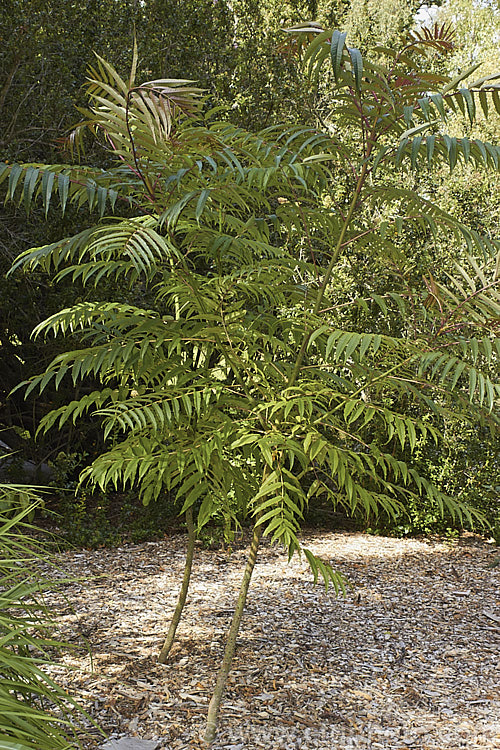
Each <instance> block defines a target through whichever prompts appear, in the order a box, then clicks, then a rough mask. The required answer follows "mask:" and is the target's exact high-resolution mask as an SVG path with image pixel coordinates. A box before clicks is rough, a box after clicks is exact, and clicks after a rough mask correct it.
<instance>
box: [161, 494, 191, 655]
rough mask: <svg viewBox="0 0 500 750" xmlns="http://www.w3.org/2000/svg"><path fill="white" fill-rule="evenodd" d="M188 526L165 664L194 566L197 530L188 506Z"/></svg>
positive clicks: (166, 644) (164, 649) (163, 652)
mask: <svg viewBox="0 0 500 750" xmlns="http://www.w3.org/2000/svg"><path fill="white" fill-rule="evenodd" d="M186 526H187V530H188V545H187V551H186V562H185V564H184V576H183V579H182V585H181V590H180V592H179V598H178V600H177V606H176V608H175V610H174V614H173V616H172V620H171V622H170V627H169V629H168V633H167V637H166V638H165V642H164V644H163V646H162V649H161V651H160V654H159V656H158V661H159V662H160V663H161V664H165V662H166V661H167V659H168V655H169V653H170V649H171V648H172V645H173V643H174V639H175V633H176V631H177V626H178V625H179V622H180V619H181V615H182V610H183V609H184V605H185V603H186V597H187V593H188V589H189V581H190V578H191V568H192V566H193V557H194V547H195V542H196V532H195V528H194V522H193V509H192V508H188V509H187V511H186Z"/></svg>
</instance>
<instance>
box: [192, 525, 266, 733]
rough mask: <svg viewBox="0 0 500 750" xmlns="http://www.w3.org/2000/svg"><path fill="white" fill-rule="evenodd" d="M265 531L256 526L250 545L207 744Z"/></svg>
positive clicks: (214, 726) (212, 703)
mask: <svg viewBox="0 0 500 750" xmlns="http://www.w3.org/2000/svg"><path fill="white" fill-rule="evenodd" d="M263 531H264V527H263V526H262V524H259V525H258V526H254V529H253V536H252V544H251V545H250V552H249V555H248V559H247V564H246V567H245V572H244V573H243V578H242V581H241V586H240V595H239V597H238V602H237V604H236V609H235V610H234V615H233V619H232V620H231V627H230V628H229V633H228V637H227V643H226V649H225V651H224V659H223V660H222V664H221V666H220V669H219V673H218V675H217V682H216V684H215V689H214V692H213V695H212V700H211V701H210V705H209V707H208V717H207V726H206V729H205V734H204V736H203V740H204V742H207V743H211V742H213V740H214V738H215V734H216V732H217V720H218V716H219V709H220V705H221V702H222V696H223V695H224V690H225V687H226V680H227V676H228V674H229V671H230V669H231V664H232V661H233V656H234V652H235V650H236V639H237V637H238V630H239V627H240V623H241V618H242V615H243V610H244V609H245V603H246V600H247V594H248V588H249V586H250V580H251V578H252V573H253V569H254V567H255V561H256V559H257V551H258V549H259V544H260V540H261V537H262V532H263Z"/></svg>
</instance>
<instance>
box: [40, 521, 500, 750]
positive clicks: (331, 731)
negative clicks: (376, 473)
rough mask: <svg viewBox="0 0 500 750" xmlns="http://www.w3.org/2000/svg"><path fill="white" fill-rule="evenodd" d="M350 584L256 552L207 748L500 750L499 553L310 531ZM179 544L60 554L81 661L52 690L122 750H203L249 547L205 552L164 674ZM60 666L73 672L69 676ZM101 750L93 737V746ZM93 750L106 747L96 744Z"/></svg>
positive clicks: (57, 671)
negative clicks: (153, 746) (148, 745)
mask: <svg viewBox="0 0 500 750" xmlns="http://www.w3.org/2000/svg"><path fill="white" fill-rule="evenodd" d="M303 541H304V544H305V546H308V547H309V548H311V549H312V551H313V552H314V553H315V554H317V555H320V556H321V557H322V558H323V559H325V560H328V561H329V562H331V563H332V564H333V566H334V567H335V568H336V569H338V570H340V571H342V572H343V573H344V574H345V576H346V577H347V578H348V579H349V580H350V582H351V584H352V587H351V588H350V589H349V590H348V593H347V596H346V598H342V597H340V598H338V599H337V598H336V597H335V594H334V592H333V591H331V590H329V591H328V592H327V593H325V590H324V587H323V586H321V585H320V584H318V585H316V586H315V585H314V584H313V582H312V576H311V573H310V570H309V568H308V566H307V563H306V560H305V558H302V559H294V560H292V562H291V563H290V564H288V563H287V558H286V555H285V553H284V552H283V551H282V550H281V549H279V548H275V547H271V546H264V547H263V549H262V550H261V552H260V554H259V558H258V562H257V566H256V569H255V572H254V578H253V581H252V586H251V590H250V596H249V601H248V604H247V609H246V612H245V615H244V619H243V623H242V627H241V631H240V636H239V641H238V649H237V653H236V657H235V661H234V664H233V670H232V673H231V675H230V679H229V685H228V689H227V693H226V697H225V702H224V707H223V709H222V712H221V720H220V731H219V734H218V737H217V739H216V741H215V742H214V744H213V745H212V748H213V750H222V748H225V749H226V750H246V749H248V750H255V749H256V748H266V750H290V749H292V748H303V749H304V750H310V749H313V748H320V749H321V750H332V748H335V749H336V748H339V749H341V750H343V749H344V748H372V749H373V750H376V749H378V748H383V749H384V750H407V749H408V748H422V750H458V749H459V748H467V749H468V750H473V749H475V748H478V749H479V748H480V749H481V750H486V749H488V750H495V749H496V750H498V748H500V666H499V655H500V566H498V567H492V566H491V563H492V562H493V560H494V558H495V556H497V555H498V550H496V549H495V548H494V547H493V546H492V545H488V544H486V543H485V542H483V541H481V540H479V539H478V538H476V537H474V536H472V535H469V536H466V537H462V538H461V539H460V540H459V541H458V542H456V543H454V544H450V543H446V542H443V541H422V540H416V539H403V540H402V539H392V538H384V537H375V536H367V535H363V534H359V533H350V532H335V533H333V532H308V533H306V534H305V538H304V540H303ZM185 542H186V540H185V537H184V536H182V535H174V536H172V537H170V538H168V539H166V540H165V541H162V542H153V543H145V544H140V545H130V546H125V547H122V548H118V549H113V550H96V551H76V552H69V553H66V554H63V555H61V556H60V559H59V562H60V572H61V575H67V576H73V577H81V578H82V579H86V580H81V581H78V582H73V583H69V584H65V585H64V587H63V591H62V593H63V594H64V597H62V596H61V592H59V593H58V594H57V593H54V594H53V595H52V597H51V598H52V600H53V603H54V605H55V606H56V609H57V613H58V622H59V623H60V626H59V628H60V632H59V633H58V635H59V636H61V637H62V638H64V639H66V640H68V641H70V642H72V643H73V644H74V645H75V649H74V650H73V651H72V652H70V653H66V654H65V655H63V657H62V658H61V663H60V666H58V667H55V668H54V671H53V676H54V677H56V678H57V680H58V681H59V682H60V683H61V684H63V685H64V686H65V687H66V688H67V689H68V690H69V691H70V693H71V694H72V695H73V696H74V697H75V698H76V699H77V700H78V701H79V702H80V703H81V704H82V705H83V706H84V707H85V708H86V709H87V710H88V711H89V713H90V714H91V715H92V716H93V717H94V719H95V720H96V721H97V722H98V723H100V725H101V726H102V727H103V729H104V730H105V731H106V732H107V733H108V734H109V735H110V736H111V737H112V738H113V737H114V738H119V737H121V736H137V737H141V738H143V739H158V748H159V749H161V750H167V749H168V750H187V749H188V748H199V747H202V745H201V743H200V741H199V739H198V737H199V734H200V732H201V731H202V729H203V726H204V720H205V717H206V711H207V706H208V702H209V700H210V696H211V689H212V687H213V685H214V682H215V674H216V670H217V667H218V665H219V663H220V660H221V655H222V652H223V648H224V644H225V635H226V632H227V628H228V626H229V621H230V618H231V614H232V610H233V607H234V603H235V599H236V595H237V591H238V587H239V582H240V578H241V574H242V570H243V567H244V564H245V556H246V549H245V547H244V545H240V548H239V549H236V550H235V551H233V553H232V554H231V555H229V554H228V553H226V552H223V551H222V552H219V551H218V552H214V551H208V550H202V549H198V551H197V554H196V559H195V565H194V569H193V580H192V584H191V589H190V594H189V597H188V602H187V604H186V608H185V611H184V616H183V620H182V621H181V624H180V627H179V630H178V635H177V643H176V645H175V646H174V649H173V652H172V654H171V658H170V661H169V663H168V664H167V665H165V666H164V665H161V664H158V663H157V661H156V655H157V653H158V650H159V647H160V646H161V643H162V641H163V637H164V635H165V633H166V630H167V628H168V623H169V618H170V616H171V614H172V612H173V608H174V606H175V603H176V598H177V594H178V589H179V585H180V580H181V577H182V571H183V564H184V550H185ZM67 667H70V669H69V670H68V669H67ZM92 736H94V737H95V740H94V739H92ZM86 742H87V745H86V747H88V748H89V750H91V748H95V747H98V746H99V744H100V743H101V742H102V738H99V737H98V735H97V733H96V732H95V731H94V732H93V735H92V730H91V737H90V739H88V740H87V741H86Z"/></svg>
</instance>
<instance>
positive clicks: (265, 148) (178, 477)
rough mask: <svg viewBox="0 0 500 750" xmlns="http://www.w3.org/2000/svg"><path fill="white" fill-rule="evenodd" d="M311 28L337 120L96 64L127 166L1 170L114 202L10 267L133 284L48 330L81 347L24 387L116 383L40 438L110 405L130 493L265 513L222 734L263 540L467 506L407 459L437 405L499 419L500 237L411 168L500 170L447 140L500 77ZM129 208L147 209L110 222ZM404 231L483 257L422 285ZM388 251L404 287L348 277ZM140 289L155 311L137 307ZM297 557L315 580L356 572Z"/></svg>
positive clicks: (76, 196)
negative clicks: (384, 287)
mask: <svg viewBox="0 0 500 750" xmlns="http://www.w3.org/2000/svg"><path fill="white" fill-rule="evenodd" d="M295 32H296V33H298V34H300V33H304V32H307V33H308V34H313V35H315V39H314V41H313V42H312V43H311V44H310V45H309V47H308V48H307V50H306V53H305V56H304V62H305V64H306V68H307V69H308V71H309V73H310V74H311V75H313V76H316V75H319V73H320V71H321V69H322V66H323V65H324V64H325V63H326V62H328V63H329V64H331V67H332V85H333V90H334V94H333V97H332V98H331V100H330V110H329V112H328V113H327V117H326V118H325V117H324V118H323V119H324V120H325V125H326V128H327V129H326V132H325V133H318V132H314V131H312V130H311V129H301V128H288V127H287V128H284V127H283V128H274V129H269V130H266V131H263V132H261V133H259V134H257V135H251V134H249V133H247V132H245V131H243V130H241V129H237V128H234V127H232V126H231V125H229V124H227V123H220V122H216V121H212V120H211V119H210V118H209V119H208V120H203V119H202V117H201V115H200V114H199V113H198V114H197V112H198V110H199V98H198V94H199V92H198V91H197V90H195V89H193V87H192V86H191V85H190V84H189V82H186V81H183V82H179V81H167V80H161V81H152V82H148V83H145V84H142V85H139V86H138V85H136V84H135V81H134V74H133V72H132V75H131V77H130V79H129V81H128V82H124V81H123V80H122V79H121V78H120V77H119V76H118V75H117V73H116V72H115V71H114V70H113V69H112V68H111V67H110V66H109V65H108V64H106V63H105V62H104V61H103V60H99V63H98V68H97V70H96V71H94V72H93V74H92V77H91V80H90V83H89V93H90V97H91V104H92V106H91V109H90V110H89V113H88V124H89V125H90V127H92V128H93V129H94V131H95V132H96V134H100V135H101V136H102V138H103V140H104V142H105V143H107V144H108V147H109V148H110V150H111V151H112V152H113V154H114V156H115V158H116V161H117V166H116V167H115V168H114V169H111V170H108V171H107V172H102V171H98V170H93V171H92V170H82V169H78V168H70V167H59V168H52V167H45V166H42V165H31V166H24V167H21V166H17V167H10V166H7V165H6V166H5V167H4V172H3V175H4V176H6V175H7V174H8V175H9V180H10V182H9V187H8V197H11V198H14V197H15V196H16V195H18V194H19V195H21V196H22V199H24V200H25V201H26V204H27V205H29V204H30V203H31V201H32V200H33V199H34V198H36V197H38V196H39V197H40V198H41V200H42V201H43V202H44V203H45V205H48V204H49V201H50V200H51V199H52V197H53V195H54V187H55V185H56V184H57V186H58V192H59V196H60V200H61V202H62V205H63V206H64V204H65V203H66V202H67V201H68V200H74V201H76V202H77V203H79V202H81V203H84V202H87V203H88V204H89V205H90V206H91V207H95V208H97V209H98V210H99V211H100V213H101V216H102V219H101V220H100V222H99V223H98V224H97V225H96V226H94V227H92V228H90V229H88V230H86V231H84V232H81V233H80V234H78V235H76V236H74V237H69V238H66V239H64V240H62V241H60V242H56V243H52V244H50V245H47V246H44V247H41V248H35V249H32V250H29V251H27V252H25V253H24V254H23V255H22V256H21V257H20V258H19V259H18V261H17V263H16V266H15V267H16V268H20V267H22V268H23V269H24V270H25V272H29V270H30V269H32V268H37V269H43V270H45V271H46V272H47V273H50V274H55V278H56V279H57V280H58V281H65V283H67V282H68V280H76V279H79V280H81V281H82V283H83V284H84V285H86V286H87V287H89V288H91V287H92V285H95V284H99V283H100V282H101V281H102V280H103V279H107V280H109V279H113V280H115V281H116V283H117V286H118V285H119V286H120V287H121V288H122V290H123V292H122V297H121V299H120V300H119V301H117V302H116V303H109V302H106V303H100V302H90V301H82V302H80V303H78V304H75V305H73V306H72V307H70V308H68V309H65V310H61V311H60V312H59V313H57V314H56V315H53V316H52V317H51V318H49V319H48V320H46V321H44V322H43V323H41V324H40V325H39V326H38V327H37V329H36V335H44V336H48V335H51V334H52V335H55V336H70V337H73V340H75V338H76V348H74V349H73V350H72V351H69V352H66V353H63V354H60V355H59V356H57V357H56V358H55V359H54V361H53V362H52V364H51V365H50V366H49V367H48V369H47V370H46V371H45V372H44V373H42V374H41V375H40V376H37V377H35V378H33V379H32V381H31V382H30V384H29V385H28V389H27V390H28V391H30V390H32V389H34V388H39V389H41V390H43V389H44V388H45V387H46V386H47V384H48V383H49V382H55V384H56V386H57V385H58V384H59V383H60V382H61V381H62V380H63V378H65V377H69V378H72V379H73V382H74V383H76V382H77V381H79V380H81V379H83V380H84V379H85V378H86V376H87V375H89V374H92V375H93V376H94V377H95V378H96V379H97V380H98V381H99V382H100V383H101V387H100V388H98V389H95V390H93V391H92V392H88V393H85V394H84V395H83V396H81V397H79V398H76V399H75V400H74V401H72V402H71V403H69V404H67V405H65V406H63V407H61V408H60V409H57V410H56V411H54V412H52V413H51V414H50V415H49V416H48V417H47V418H46V419H44V421H43V423H42V425H41V429H42V430H45V429H49V428H50V427H53V426H57V425H61V424H64V423H65V422H66V421H67V420H73V421H74V420H76V419H77V418H78V417H80V416H81V415H82V414H85V413H87V412H89V411H92V412H93V413H94V414H95V418H96V419H99V420H101V422H102V426H103V430H104V433H105V435H106V437H107V439H108V441H109V446H110V447H109V450H108V451H106V452H105V453H103V454H102V455H101V456H99V457H98V458H97V459H96V460H95V461H94V462H93V464H92V465H91V466H90V467H89V469H88V470H87V471H86V472H85V473H84V474H85V475H84V477H83V479H84V480H89V481H91V482H93V483H95V484H97V485H99V486H100V487H103V488H105V487H107V486H108V485H110V484H111V485H114V486H122V485H124V484H127V483H132V484H134V485H135V486H137V488H138V491H139V492H140V494H141V496H142V498H143V501H144V502H149V501H150V500H152V499H155V498H157V497H158V496H159V495H160V493H161V492H162V491H163V490H164V488H167V489H168V490H170V491H172V490H175V491H176V493H177V497H178V498H179V501H180V502H181V503H182V512H186V511H188V510H189V509H190V508H193V509H196V522H197V526H198V528H200V527H201V526H203V524H204V523H205V522H206V521H207V519H208V518H209V517H210V516H211V514H213V513H215V512H220V511H221V510H222V511H223V512H225V513H227V514H228V515H229V516H231V515H232V514H234V511H235V510H237V511H238V512H239V513H241V514H246V515H247V516H249V517H251V518H252V519H253V538H252V543H251V547H250V552H249V557H248V562H247V566H246V569H245V573H244V577H243V580H242V584H241V590H240V596H239V599H238V602H237V605H236V608H235V613H234V617H233V621H232V623H231V627H230V631H229V635H228V641H227V648H226V653H225V656H224V660H223V664H222V665H221V669H220V673H219V675H218V678H217V683H216V687H215V691H214V695H213V698H212V701H211V703H210V707H209V711H208V723H207V729H206V733H205V740H206V741H207V742H211V741H212V740H213V738H214V736H215V732H216V727H217V721H218V713H219V709H220V703H221V698H222V695H223V691H224V686H225V681H226V678H227V674H228V672H229V670H230V666H231V662H232V658H233V655H234V652H235V647H236V638H237V633H238V628H239V624H240V621H241V617H242V613H243V609H244V606H245V601H246V597H247V593H248V589H249V585H250V580H251V576H252V571H253V568H254V565H255V562H256V557H257V553H258V548H259V544H260V540H261V537H262V535H263V534H266V535H269V536H270V538H271V539H272V541H279V542H281V543H282V544H283V545H284V546H285V547H286V549H287V550H288V553H289V555H290V556H292V555H293V554H294V553H296V552H300V551H301V549H302V548H301V544H300V541H299V536H298V535H299V531H300V526H301V519H302V518H303V513H304V509H305V508H306V506H307V505H308V503H309V502H310V501H311V499H313V498H315V497H318V496H322V495H323V496H326V497H328V498H329V499H330V500H331V502H332V504H333V505H335V506H338V505H342V506H344V507H346V508H347V510H348V511H349V512H350V513H353V512H356V511H359V510H362V511H363V512H365V513H367V514H368V513H380V512H385V513H387V514H389V516H391V515H394V514H395V513H396V512H398V511H399V510H401V509H404V507H405V504H406V503H407V502H408V501H409V500H410V499H411V500H412V502H418V499H419V498H426V500H428V501H431V502H433V503H435V504H436V505H437V507H438V508H439V509H440V510H441V511H443V510H444V509H447V511H448V512H451V513H452V514H454V515H456V516H458V517H462V516H463V515H464V514H465V515H469V516H470V511H469V510H468V509H467V508H464V507H463V506H462V505H461V504H460V503H458V502H457V501H456V500H455V499H453V498H451V497H448V496H446V495H445V494H444V493H443V492H442V491H441V490H440V489H439V487H436V486H434V485H433V484H432V482H430V481H429V480H428V479H427V478H426V477H424V476H422V475H421V474H420V473H419V472H418V471H417V470H416V469H415V468H414V466H412V463H411V453H412V451H414V450H415V448H416V446H417V444H418V442H419V440H420V439H422V438H425V437H426V436H427V435H431V436H432V437H433V438H434V440H435V441H436V442H437V443H439V440H440V433H439V429H438V424H439V419H440V417H441V416H442V415H443V414H446V416H447V418H452V417H453V415H456V416H457V417H460V418H463V415H464V410H467V411H468V415H469V418H470V419H471V420H475V419H479V420H480V419H483V420H486V421H489V422H490V423H494V422H495V419H496V418H495V416H494V414H493V409H494V406H495V403H496V401H497V399H498V393H499V387H498V385H496V384H495V383H494V382H493V375H492V374H491V373H492V372H493V370H492V369H491V370H490V369H489V368H492V366H493V365H494V363H495V361H496V360H497V357H498V351H499V341H498V338H496V336H495V327H496V324H497V321H498V312H499V309H500V305H499V302H500V295H499V293H498V290H497V285H498V278H497V277H498V247H499V246H498V243H497V242H496V241H495V240H493V239H491V238H487V237H482V236H480V234H479V233H478V232H476V231H475V230H474V229H469V228H467V227H466V226H464V225H463V224H461V223H460V222H459V221H457V220H456V219H454V218H453V217H452V216H450V215H449V214H447V213H446V212H444V211H443V210H440V208H439V207H438V206H437V205H435V204H434V203H433V202H431V201H429V200H428V199H427V198H426V197H425V196H421V195H419V194H418V191H415V190H413V189H408V188H406V187H405V186H402V185H401V184H399V183H395V181H394V179H393V174H394V172H395V171H399V172H400V173H401V174H402V175H403V178H404V177H406V178H407V176H408V174H409V170H411V169H419V168H420V169H421V168H430V169H433V168H435V167H436V166H438V165H441V164H443V163H444V164H447V165H448V167H449V168H450V169H453V168H454V167H455V166H456V164H457V162H458V160H460V159H461V160H462V161H465V162H468V161H473V162H474V163H476V164H477V165H478V166H479V167H480V168H481V169H485V168H490V167H493V168H498V163H499V156H500V150H499V149H498V147H496V146H493V145H491V144H489V143H483V142H481V141H478V140H475V141H470V140H468V139H467V138H465V137H464V138H456V137H450V136H448V135H446V134H445V133H443V132H442V130H441V127H442V125H443V123H444V122H445V121H446V117H447V113H448V112H449V111H450V110H457V109H459V110H463V111H464V112H466V113H467V114H468V116H469V118H470V119H471V120H473V119H474V117H475V112H476V107H477V106H478V105H479V106H480V107H481V108H482V110H483V111H484V112H485V114H486V113H488V112H491V107H490V108H488V102H489V101H490V100H491V101H492V103H493V105H494V106H496V107H498V105H499V102H498V90H497V88H496V83H495V82H496V80H497V78H496V77H494V76H490V77H488V78H486V79H479V80H478V81H476V82H475V83H473V84H472V85H470V86H469V87H464V86H463V83H462V82H463V79H464V78H465V77H466V76H467V75H470V74H471V72H472V71H471V70H470V69H469V70H467V71H464V73H463V74H462V75H460V76H458V77H456V78H455V79H453V80H450V78H449V77H447V76H445V75H437V74H432V75H431V74H429V73H427V72H426V69H425V64H424V63H423V62H422V60H424V61H425V55H427V54H442V53H446V52H447V51H449V50H450V49H451V47H452V44H451V41H450V38H449V36H448V34H447V31H446V29H443V28H439V27H436V28H435V29H433V30H425V31H423V32H422V33H420V34H418V35H413V36H412V37H411V38H409V39H408V41H407V43H406V44H405V45H404V47H403V49H402V50H400V51H398V52H394V51H392V50H391V49H383V50H379V51H378V53H377V54H379V55H380V54H382V55H383V59H382V61H380V60H379V61H377V63H376V64H375V63H372V62H370V61H369V60H367V59H363V58H362V57H361V55H360V53H359V51H358V50H357V49H353V48H349V47H347V46H346V37H345V34H341V33H340V32H338V31H333V32H332V31H327V30H322V29H321V28H319V27H318V26H317V25H311V26H303V27H300V28H297V29H295ZM490 103H491V102H490ZM329 123H331V125H330V126H329ZM21 179H22V186H21V184H20V182H19V181H20V180H21ZM118 200H122V201H126V202H127V203H128V205H130V215H128V216H127V217H126V218H113V217H111V218H109V217H108V218H105V212H106V209H107V207H108V206H109V202H110V201H111V205H116V204H117V202H118ZM409 230H411V231H413V232H414V235H415V237H418V236H425V237H426V239H427V241H429V240H432V239H433V238H434V239H435V240H436V241H438V239H439V237H440V235H441V234H444V235H446V236H449V235H452V236H454V237H455V241H456V243H457V246H458V245H462V243H465V245H466V250H464V251H462V250H461V254H462V255H463V257H464V258H465V261H464V262H463V263H462V264H457V266H456V268H455V270H454V271H455V272H454V274H452V275H450V276H449V277H448V278H447V279H445V278H443V279H440V278H435V277H434V276H430V277H427V278H426V279H425V280H421V279H417V280H416V282H415V279H414V278H413V277H412V276H410V277H409V275H408V260H407V258H408V257H410V258H411V248H405V246H403V245H402V244H401V243H400V242H399V237H400V236H401V235H402V234H403V233H404V231H409ZM373 259H377V262H378V263H379V264H380V265H382V264H383V265H384V266H385V269H386V271H385V272H386V273H387V274H388V276H389V277H390V278H391V281H392V286H391V288H390V290H389V291H387V293H385V294H384V295H383V296H381V295H379V294H377V293H376V292H371V290H370V288H369V286H368V285H367V288H366V289H365V290H362V292H363V293H361V294H358V295H353V294H350V292H349V290H345V289H343V288H342V285H341V275H338V274H339V272H341V270H342V266H343V264H344V263H346V262H350V263H351V264H354V265H355V267H356V268H359V272H360V274H361V275H362V274H363V271H364V267H365V266H366V265H367V264H370V263H372V261H373ZM408 279H410V281H411V283H410V282H409V281H408ZM131 289H133V290H134V293H135V294H137V290H140V293H141V294H142V295H143V297H144V300H145V304H144V305H143V306H139V305H137V304H130V302H127V301H126V295H127V294H129V293H130V292H128V291H127V290H131ZM124 298H125V301H124ZM346 309H347V310H349V311H350V317H349V318H346V315H345V311H346ZM358 313H360V314H359V315H358ZM362 313H368V315H365V314H362ZM367 319H368V320H369V322H367ZM346 320H348V321H349V324H348V325H347V324H346ZM396 443H398V444H399V445H400V447H401V448H407V449H408V450H409V458H408V459H407V460H403V459H401V458H398V457H397V456H396V455H395V445H396ZM303 552H304V554H305V555H306V557H307V559H308V561H309V563H310V565H311V568H312V570H313V573H314V576H315V579H317V578H318V576H319V575H321V576H322V577H323V579H324V581H325V585H328V583H329V582H331V581H333V583H334V585H335V587H336V588H338V587H339V586H341V585H342V581H341V579H340V577H339V576H338V575H336V574H335V572H334V571H333V570H332V569H331V568H330V567H329V566H328V565H327V564H326V563H325V562H323V561H322V560H320V559H318V558H316V557H314V555H312V553H311V552H310V551H309V550H303Z"/></svg>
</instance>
